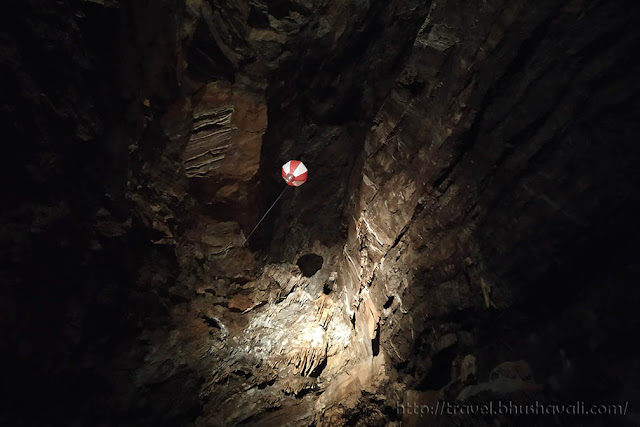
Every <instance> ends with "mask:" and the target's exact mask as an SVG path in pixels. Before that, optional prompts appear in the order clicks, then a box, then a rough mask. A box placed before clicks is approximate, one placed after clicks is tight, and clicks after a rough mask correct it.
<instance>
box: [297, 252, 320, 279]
mask: <svg viewBox="0 0 640 427" xmlns="http://www.w3.org/2000/svg"><path fill="white" fill-rule="evenodd" d="M323 262H324V260H323V259H322V257H321V256H320V255H317V254H306V255H302V256H301V257H300V258H298V261H297V262H296V264H297V265H298V267H300V271H302V275H303V276H304V277H312V276H313V275H314V274H316V273H317V272H318V270H320V269H321V268H322V263H323Z"/></svg>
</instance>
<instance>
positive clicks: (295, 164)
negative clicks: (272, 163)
mask: <svg viewBox="0 0 640 427" xmlns="http://www.w3.org/2000/svg"><path fill="white" fill-rule="evenodd" d="M282 179H284V181H285V182H286V183H287V185H291V186H293V187H300V186H301V185H302V184H304V183H305V181H306V180H307V167H306V166H305V165H304V163H302V162H301V161H300V160H289V161H288V162H287V163H285V164H284V165H282Z"/></svg>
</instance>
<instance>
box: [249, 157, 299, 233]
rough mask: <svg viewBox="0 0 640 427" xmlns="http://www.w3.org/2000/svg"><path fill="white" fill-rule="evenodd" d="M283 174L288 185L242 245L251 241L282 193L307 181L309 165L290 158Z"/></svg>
mask: <svg viewBox="0 0 640 427" xmlns="http://www.w3.org/2000/svg"><path fill="white" fill-rule="evenodd" d="M281 174H282V179H284V182H286V183H287V186H286V187H284V188H283V189H282V191H281V192H280V195H279V196H278V198H277V199H276V200H275V202H273V203H272V204H271V206H270V207H269V209H267V211H266V212H265V213H264V215H262V218H260V221H258V223H257V224H256V226H255V227H253V230H251V233H249V235H248V236H247V238H246V239H244V243H242V245H244V244H245V243H247V242H248V241H249V238H250V237H251V235H252V234H253V232H254V231H256V229H257V228H258V226H259V225H260V223H261V222H262V220H263V219H264V218H265V217H266V216H267V215H268V214H269V212H271V209H273V207H274V206H275V205H276V203H278V200H280V197H282V195H283V194H284V192H285V191H286V189H287V188H289V187H300V186H301V185H302V184H304V183H305V182H306V181H307V175H308V170H307V167H306V166H305V165H304V163H302V162H301V161H300V160H289V161H288V162H287V163H285V164H284V165H282V173H281Z"/></svg>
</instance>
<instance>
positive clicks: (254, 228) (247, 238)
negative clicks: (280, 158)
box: [240, 185, 290, 247]
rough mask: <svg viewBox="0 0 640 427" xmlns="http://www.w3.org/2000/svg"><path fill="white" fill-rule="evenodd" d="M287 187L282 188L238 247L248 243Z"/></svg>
mask: <svg viewBox="0 0 640 427" xmlns="http://www.w3.org/2000/svg"><path fill="white" fill-rule="evenodd" d="M289 187H290V186H289V185H286V186H285V187H284V189H283V190H282V192H281V193H280V195H279V196H278V198H277V199H276V201H275V202H273V204H272V205H271V207H270V208H269V209H267V211H266V212H265V213H264V215H262V218H260V221H258V223H257V224H256V226H255V227H253V230H251V233H249V235H248V236H247V237H246V238H245V239H244V242H242V245H240V247H242V246H244V245H245V243H247V242H248V241H249V238H250V237H251V235H252V234H253V232H254V231H256V229H257V228H258V226H259V225H260V223H261V222H262V220H263V219H264V218H265V217H266V216H267V214H268V213H269V212H271V209H273V207H274V206H275V205H276V203H278V200H280V197H282V195H283V194H284V192H285V191H286V189H287V188H289Z"/></svg>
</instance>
